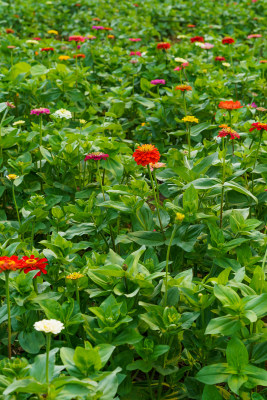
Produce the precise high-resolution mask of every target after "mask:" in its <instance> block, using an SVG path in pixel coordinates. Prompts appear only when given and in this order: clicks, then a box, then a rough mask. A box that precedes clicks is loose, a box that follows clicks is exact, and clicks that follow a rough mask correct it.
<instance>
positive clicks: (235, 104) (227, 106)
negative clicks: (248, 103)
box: [219, 100, 243, 110]
mask: <svg viewBox="0 0 267 400" xmlns="http://www.w3.org/2000/svg"><path fill="white" fill-rule="evenodd" d="M219 108H223V109H224V110H237V109H238V108H243V106H241V103H240V101H233V100H228V101H221V102H220V104H219Z"/></svg>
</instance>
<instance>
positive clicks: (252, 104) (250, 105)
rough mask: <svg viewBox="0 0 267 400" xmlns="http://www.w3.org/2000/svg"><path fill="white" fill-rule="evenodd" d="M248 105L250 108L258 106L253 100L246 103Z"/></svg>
mask: <svg viewBox="0 0 267 400" xmlns="http://www.w3.org/2000/svg"><path fill="white" fill-rule="evenodd" d="M248 107H250V108H257V107H258V106H257V104H256V103H254V101H253V103H251V104H248Z"/></svg>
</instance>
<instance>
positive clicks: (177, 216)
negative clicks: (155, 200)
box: [175, 212, 185, 222]
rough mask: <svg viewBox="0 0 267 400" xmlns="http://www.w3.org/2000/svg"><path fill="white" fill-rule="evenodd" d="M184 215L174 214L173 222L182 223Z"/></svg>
mask: <svg viewBox="0 0 267 400" xmlns="http://www.w3.org/2000/svg"><path fill="white" fill-rule="evenodd" d="M184 217H185V215H184V214H182V213H179V212H178V213H176V216H175V222H182V221H183V220H184Z"/></svg>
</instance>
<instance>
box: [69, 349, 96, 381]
mask: <svg viewBox="0 0 267 400" xmlns="http://www.w3.org/2000/svg"><path fill="white" fill-rule="evenodd" d="M73 360H74V363H75V365H76V367H77V368H78V369H79V370H80V371H81V372H82V373H83V375H84V376H86V377H87V376H88V375H89V374H90V373H93V372H95V371H99V370H100V368H101V366H102V363H101V358H100V355H99V352H98V350H97V349H85V348H83V347H79V346H78V347H76V349H75V351H74V356H73Z"/></svg>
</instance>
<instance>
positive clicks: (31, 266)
mask: <svg viewBox="0 0 267 400" xmlns="http://www.w3.org/2000/svg"><path fill="white" fill-rule="evenodd" d="M21 261H22V262H23V268H24V272H25V274H27V273H28V272H30V271H35V270H39V272H37V273H36V275H34V278H36V277H37V276H40V275H41V272H42V273H43V274H45V275H46V274H47V271H46V266H47V264H48V261H47V259H46V258H38V257H34V255H31V256H30V257H27V256H24V257H22V260H21Z"/></svg>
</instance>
